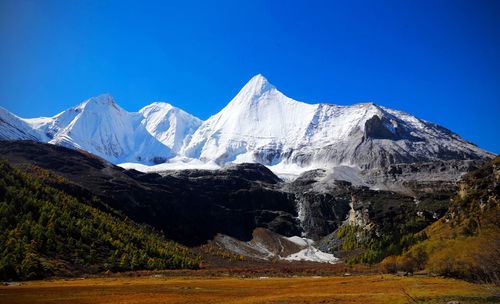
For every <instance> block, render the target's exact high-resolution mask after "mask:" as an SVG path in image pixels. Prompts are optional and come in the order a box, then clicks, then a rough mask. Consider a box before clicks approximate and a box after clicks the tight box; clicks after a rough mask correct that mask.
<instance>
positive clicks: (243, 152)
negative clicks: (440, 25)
mask: <svg viewBox="0 0 500 304" xmlns="http://www.w3.org/2000/svg"><path fill="white" fill-rule="evenodd" d="M183 153H184V154H185V155H186V156H188V157H191V158H199V159H201V160H203V161H215V162H217V163H219V164H223V163H224V162H228V161H235V162H259V163H262V164H265V165H271V166H277V167H287V166H288V167H290V166H292V165H297V166H299V167H323V168H324V167H332V166H338V165H347V166H353V167H360V168H372V167H381V166H385V165H388V164H392V163H411V162H417V161H434V160H448V159H480V158H488V157H493V154H492V153H489V152H486V151H484V150H482V149H480V148H478V147H477V146H475V145H473V144H472V143H470V142H467V141H466V140H464V139H462V138H460V137H459V136H458V135H456V134H454V133H452V132H450V131H449V130H447V129H445V128H442V127H440V126H438V125H436V124H433V123H429V122H426V121H423V120H420V119H417V118H415V117H413V116H411V115H409V114H406V113H403V112H399V111H394V110H390V109H387V108H384V107H381V106H378V105H375V104H372V103H367V104H356V105H353V106H337V105H330V104H315V105H311V104H306V103H302V102H298V101H295V100H293V99H290V98H288V97H286V96H284V95H283V94H282V93H281V92H279V91H278V90H277V89H276V88H275V87H274V86H273V85H271V84H270V83H269V82H268V81H267V80H266V79H265V78H264V77H263V76H262V75H257V76H255V77H254V78H252V79H251V80H250V82H249V83H247V84H246V85H245V86H244V87H243V89H242V90H241V91H240V92H239V93H238V95H237V96H236V97H235V98H234V99H233V100H232V101H231V102H230V103H229V104H228V105H227V106H226V107H225V108H224V109H223V110H222V111H220V112H219V113H218V114H216V115H214V116H212V117H210V118H209V119H208V120H207V121H205V122H204V123H203V124H202V125H201V126H200V128H199V129H198V130H197V131H196V132H195V133H194V134H193V136H192V139H191V141H190V142H189V143H188V144H187V145H186V147H185V148H184V149H183Z"/></svg>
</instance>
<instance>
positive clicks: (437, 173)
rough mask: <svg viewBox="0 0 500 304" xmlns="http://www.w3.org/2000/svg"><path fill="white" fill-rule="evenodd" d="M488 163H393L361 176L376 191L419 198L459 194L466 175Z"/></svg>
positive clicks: (483, 161)
mask: <svg viewBox="0 0 500 304" xmlns="http://www.w3.org/2000/svg"><path fill="white" fill-rule="evenodd" d="M485 163H486V160H461V161H460V160H451V161H435V162H420V163H412V164H393V165H389V166H386V167H381V168H377V169H371V170H363V171H361V172H360V176H361V178H362V179H363V181H364V182H366V183H367V184H369V185H370V186H371V187H373V188H375V189H380V190H390V191H396V192H402V193H407V194H409V195H417V196H418V195H421V194H423V193H436V192H443V191H444V192H449V191H455V190H456V186H457V185H458V182H459V180H460V179H461V178H462V177H463V176H464V175H465V174H467V173H468V172H470V171H473V170H476V169H477V168H480V167H481V166H482V165H484V164H485Z"/></svg>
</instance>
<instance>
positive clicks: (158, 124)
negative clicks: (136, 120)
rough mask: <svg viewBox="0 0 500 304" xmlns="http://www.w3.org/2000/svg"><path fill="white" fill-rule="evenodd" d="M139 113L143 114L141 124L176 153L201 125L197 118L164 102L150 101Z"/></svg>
mask: <svg viewBox="0 0 500 304" xmlns="http://www.w3.org/2000/svg"><path fill="white" fill-rule="evenodd" d="M139 113H141V114H142V115H143V116H144V119H143V120H142V121H141V124H142V125H144V126H145V127H146V129H147V130H148V132H149V133H150V134H151V135H153V136H154V137H155V138H156V139H158V140H159V141H160V142H161V143H163V144H164V145H165V146H167V147H168V148H169V149H170V150H171V151H172V152H173V153H178V152H179V150H180V148H181V147H182V145H183V144H184V142H185V141H187V140H189V136H190V135H191V134H193V133H194V132H195V131H196V129H198V127H199V126H200V125H201V120H199V119H198V118H196V117H194V116H192V115H190V114H188V113H186V112H184V111H182V110H181V109H178V108H176V107H173V106H172V105H170V104H168V103H164V102H155V103H152V104H150V105H149V106H146V107H144V108H142V109H141V110H140V111H139Z"/></svg>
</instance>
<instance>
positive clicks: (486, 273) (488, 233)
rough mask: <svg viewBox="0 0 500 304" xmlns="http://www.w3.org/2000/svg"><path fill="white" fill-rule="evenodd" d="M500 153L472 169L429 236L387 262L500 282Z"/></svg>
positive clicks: (392, 267) (395, 266)
mask: <svg viewBox="0 0 500 304" xmlns="http://www.w3.org/2000/svg"><path fill="white" fill-rule="evenodd" d="M499 198H500V157H497V158H495V159H494V160H492V161H491V162H489V163H488V164H486V165H485V166H484V167H482V168H480V169H478V170H476V171H473V172H471V173H469V174H467V175H466V176H465V177H464V178H463V180H462V182H461V184H460V190H459V191H458V193H457V194H456V196H455V197H454V198H453V200H452V202H451V204H450V207H449V209H448V212H447V213H446V215H445V216H443V217H442V218H441V219H440V220H438V221H436V222H435V223H434V224H433V225H431V226H429V227H427V228H426V229H425V230H424V231H423V232H422V233H421V234H425V235H426V236H427V239H426V240H424V241H422V242H419V243H418V244H416V245H414V246H412V247H411V248H409V250H408V251H407V252H406V253H405V254H404V255H403V256H400V257H392V258H389V259H387V260H386V261H384V264H385V266H386V268H388V269H390V270H392V271H395V270H397V269H403V270H411V271H413V270H416V269H425V270H427V271H428V272H430V273H434V274H439V275H444V276H451V277H457V278H462V279H467V280H472V281H482V282H492V283H495V284H497V285H500V201H499Z"/></svg>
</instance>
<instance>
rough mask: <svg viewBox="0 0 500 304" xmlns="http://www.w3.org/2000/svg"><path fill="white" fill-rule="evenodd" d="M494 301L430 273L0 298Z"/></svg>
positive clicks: (111, 285) (66, 285) (19, 292)
mask: <svg viewBox="0 0 500 304" xmlns="http://www.w3.org/2000/svg"><path fill="white" fill-rule="evenodd" d="M405 292H406V293H407V294H409V295H410V296H411V297H413V298H415V299H416V300H417V301H419V302H422V303H424V302H427V301H429V302H432V303H446V302H447V301H450V300H459V301H460V303H494V299H493V300H491V299H490V300H487V299H486V297H487V295H488V292H489V291H488V289H486V288H485V286H482V285H476V284H470V283H466V282H464V281H458V280H452V279H442V278H430V277H417V276H415V277H396V276H390V275H383V276H382V275H365V276H352V277H319V278H318V277H295V278H260V279H259V278H251V279H249V278H235V277H225V278H221V277H218V278H210V277H171V278H169V277H139V278H128V277H122V278H96V279H82V280H58V281H36V282H26V283H24V285H22V286H8V287H7V286H3V287H0V303H414V302H413V301H412V300H411V299H409V297H408V296H407V295H405Z"/></svg>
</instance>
